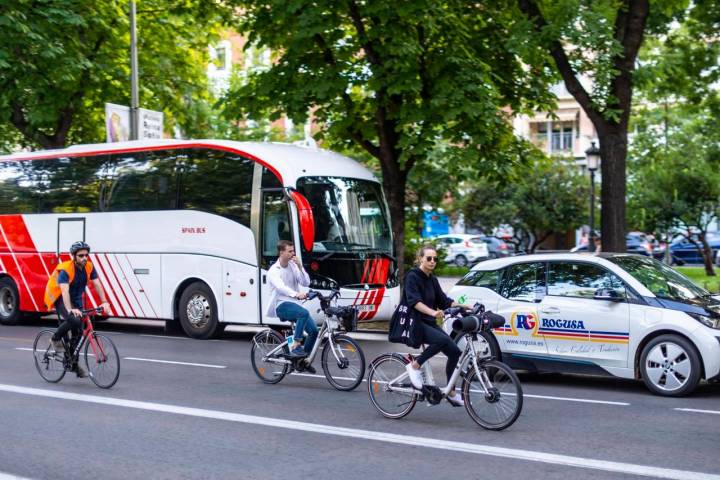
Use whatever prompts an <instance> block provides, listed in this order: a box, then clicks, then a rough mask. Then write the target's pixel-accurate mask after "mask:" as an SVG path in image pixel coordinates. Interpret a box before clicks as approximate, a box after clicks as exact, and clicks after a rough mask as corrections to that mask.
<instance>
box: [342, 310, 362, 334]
mask: <svg viewBox="0 0 720 480" xmlns="http://www.w3.org/2000/svg"><path fill="white" fill-rule="evenodd" d="M357 317H358V312H357V310H356V309H354V308H353V307H345V312H344V313H343V314H341V315H338V318H339V319H340V322H341V324H342V327H343V330H345V331H346V332H354V331H355V330H356V329H357V320H358V318H357Z"/></svg>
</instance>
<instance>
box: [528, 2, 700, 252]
mask: <svg viewBox="0 0 720 480" xmlns="http://www.w3.org/2000/svg"><path fill="white" fill-rule="evenodd" d="M651 3H652V5H651ZM696 3H705V2H696ZM518 6H519V8H520V10H521V11H522V13H523V14H524V15H525V16H526V18H527V19H528V20H530V21H531V22H532V24H533V26H534V29H535V31H536V32H537V34H538V35H537V37H536V38H537V39H538V41H539V45H540V46H541V47H542V48H544V50H545V51H546V52H547V54H548V56H549V57H550V58H551V59H552V60H551V62H552V63H553V64H554V66H555V68H556V69H557V71H558V72H559V74H560V75H561V77H562V79H563V81H564V82H565V86H566V87H567V89H568V91H569V92H570V93H571V94H572V95H573V97H574V98H575V99H576V100H577V102H578V103H579V104H580V105H581V107H582V108H583V110H584V111H585V112H586V113H587V115H588V117H589V118H590V120H591V121H592V123H593V125H594V126H595V130H596V131H597V134H598V137H599V140H600V151H601V156H602V187H601V195H600V196H601V204H602V209H601V223H602V238H603V248H604V249H607V250H608V251H617V252H623V251H625V228H626V219H625V215H626V214H625V202H626V199H625V197H626V157H627V149H628V125H629V120H630V113H631V104H632V98H633V87H634V78H633V76H634V72H635V67H636V60H637V56H638V52H639V51H640V47H641V45H642V43H643V39H644V37H645V36H646V34H648V33H650V34H658V35H659V34H663V33H665V32H667V30H668V28H669V27H670V26H671V25H672V22H673V21H674V20H678V19H681V18H682V16H683V15H684V14H685V10H686V8H687V6H688V2H687V1H686V0H662V1H655V2H651V1H650V0H593V1H587V0H562V1H557V0H553V1H549V0H548V1H546V0H518ZM583 75H585V76H588V77H590V78H592V81H593V85H592V89H591V90H590V91H588V89H587V88H586V87H585V86H584V85H583V83H582V82H581V78H580V77H581V76H583Z"/></svg>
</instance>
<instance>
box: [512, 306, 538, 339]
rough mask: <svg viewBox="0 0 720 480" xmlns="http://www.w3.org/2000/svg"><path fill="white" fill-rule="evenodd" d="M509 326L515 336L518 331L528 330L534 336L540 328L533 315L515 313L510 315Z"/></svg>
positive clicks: (536, 318) (535, 316)
mask: <svg viewBox="0 0 720 480" xmlns="http://www.w3.org/2000/svg"><path fill="white" fill-rule="evenodd" d="M510 326H511V327H512V331H513V334H514V335H517V334H518V331H519V330H529V331H530V332H532V334H533V335H535V334H536V333H537V330H538V327H539V326H540V322H538V317H537V315H536V314H534V313H530V312H516V313H513V314H512V318H511V320H510Z"/></svg>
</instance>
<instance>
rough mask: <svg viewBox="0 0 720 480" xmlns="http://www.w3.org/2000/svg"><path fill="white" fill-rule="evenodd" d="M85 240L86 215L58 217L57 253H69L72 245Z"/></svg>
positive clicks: (58, 254) (58, 255)
mask: <svg viewBox="0 0 720 480" xmlns="http://www.w3.org/2000/svg"><path fill="white" fill-rule="evenodd" d="M84 241H85V217H68V218H58V228H57V248H56V250H55V254H56V255H57V257H58V259H60V254H62V253H64V254H67V253H68V251H69V250H70V245H72V244H73V243H75V242H84Z"/></svg>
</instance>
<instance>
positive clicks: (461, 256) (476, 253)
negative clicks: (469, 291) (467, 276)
mask: <svg viewBox="0 0 720 480" xmlns="http://www.w3.org/2000/svg"><path fill="white" fill-rule="evenodd" d="M435 242H437V243H438V244H439V245H441V246H442V247H443V248H445V251H446V253H447V255H446V256H445V263H454V264H455V265H457V266H458V267H465V266H467V265H470V264H473V263H477V262H479V261H481V260H487V259H488V258H489V256H490V253H489V252H488V247H487V244H486V243H485V242H484V241H483V240H482V238H481V237H479V236H477V235H467V234H460V233H451V234H448V235H440V236H438V237H437V238H436V239H435Z"/></svg>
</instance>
